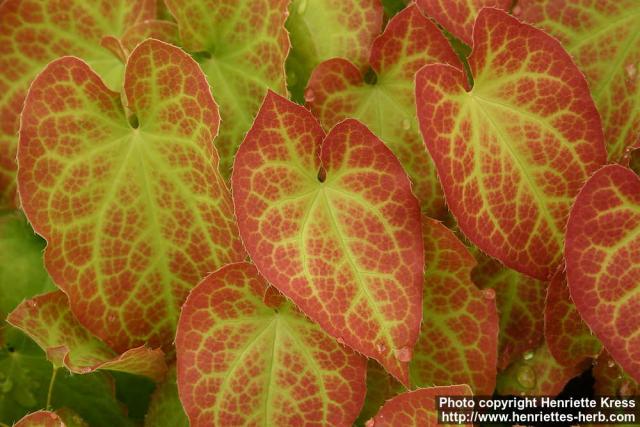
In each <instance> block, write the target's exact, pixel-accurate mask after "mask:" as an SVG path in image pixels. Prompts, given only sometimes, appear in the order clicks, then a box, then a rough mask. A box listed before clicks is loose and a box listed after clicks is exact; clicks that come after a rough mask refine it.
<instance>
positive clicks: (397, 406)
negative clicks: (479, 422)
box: [366, 384, 472, 427]
mask: <svg viewBox="0 0 640 427" xmlns="http://www.w3.org/2000/svg"><path fill="white" fill-rule="evenodd" d="M438 396H469V397H471V396H472V392H471V389H470V388H469V386H467V385H464V384H463V385H450V386H441V387H429V388H419V389H416V390H413V391H408V392H406V393H402V394H400V395H398V396H396V397H394V398H392V399H389V400H388V401H387V402H386V403H385V404H384V406H382V408H380V411H378V414H377V415H376V416H375V417H373V418H372V419H370V420H369V421H368V422H367V424H366V427H393V426H403V427H431V426H437V425H438V426H440V425H447V424H440V423H439V422H438V414H437V411H436V398H437V397H438ZM457 425H465V426H471V424H457Z"/></svg>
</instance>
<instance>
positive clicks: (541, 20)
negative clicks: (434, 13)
mask: <svg viewBox="0 0 640 427" xmlns="http://www.w3.org/2000/svg"><path fill="white" fill-rule="evenodd" d="M514 14H517V15H518V16H520V17H521V18H522V19H524V20H526V21H528V22H531V23H533V24H535V25H539V26H540V27H542V28H543V29H545V30H546V31H548V32H549V33H550V34H551V35H553V36H555V37H557V38H558V39H559V40H560V41H561V42H562V44H563V46H565V48H566V49H567V50H568V51H569V53H571V55H572V56H573V57H574V58H575V60H576V63H577V64H578V66H579V67H580V69H581V70H582V71H584V73H585V74H586V76H587V80H588V81H589V85H590V87H591V94H592V95H593V99H594V100H595V103H596V105H597V106H598V111H599V112H600V115H601V116H602V121H603V125H604V132H605V136H606V140H607V150H608V152H609V159H611V160H613V161H619V160H620V158H621V157H622V155H623V153H624V150H625V148H626V147H630V146H633V145H636V144H640V72H639V71H640V31H638V28H640V3H639V2H638V1H637V0H616V1H607V0H572V1H564V0H546V1H541V0H521V1H519V2H518V5H517V6H516V7H515V8H514Z"/></svg>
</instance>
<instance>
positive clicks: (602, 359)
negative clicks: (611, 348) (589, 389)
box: [592, 351, 640, 397]
mask: <svg viewBox="0 0 640 427" xmlns="http://www.w3.org/2000/svg"><path fill="white" fill-rule="evenodd" d="M592 372H593V378H594V379H595V384H594V385H593V392H594V394H595V395H596V396H620V397H626V396H637V395H638V393H639V392H640V385H639V384H638V383H637V382H636V381H634V380H633V379H632V378H631V377H630V376H629V375H628V374H627V373H626V372H624V371H623V370H622V369H621V368H620V366H619V365H618V364H617V363H616V362H615V361H614V360H613V359H612V358H611V356H610V355H609V354H608V353H607V352H606V351H603V352H602V353H600V356H598V358H597V359H596V361H595V362H594V365H593V371H592Z"/></svg>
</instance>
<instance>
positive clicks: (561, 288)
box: [544, 270, 602, 365]
mask: <svg viewBox="0 0 640 427" xmlns="http://www.w3.org/2000/svg"><path fill="white" fill-rule="evenodd" d="M544 336H545V339H546V341H547V347H548V348H549V352H550V353H551V355H552V356H553V357H554V358H555V359H556V360H557V361H558V362H560V363H561V364H563V365H577V364H578V363H580V362H582V361H583V360H584V359H587V358H595V357H596V356H597V355H598V354H599V353H600V351H601V350H602V344H601V343H600V341H599V340H598V339H597V338H596V337H595V336H593V335H592V334H591V330H590V329H589V328H588V327H587V325H585V324H584V322H583V321H582V318H581V317H580V314H579V313H578V310H577V309H576V306H575V305H574V304H573V301H572V300H571V295H570V293H569V288H568V287H567V279H566V275H565V273H564V271H562V270H558V272H556V274H554V275H553V277H552V278H551V281H550V282H549V288H548V289H547V298H546V301H545V309H544Z"/></svg>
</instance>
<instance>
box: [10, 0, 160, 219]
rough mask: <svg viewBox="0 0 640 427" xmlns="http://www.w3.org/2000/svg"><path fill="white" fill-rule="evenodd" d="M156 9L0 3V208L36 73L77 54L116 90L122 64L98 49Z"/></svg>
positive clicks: (110, 2) (72, 0)
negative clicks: (26, 103) (30, 86)
mask: <svg viewBox="0 0 640 427" xmlns="http://www.w3.org/2000/svg"><path fill="white" fill-rule="evenodd" d="M155 10H156V9H155V1H154V0H101V1H84V0H69V1H64V2H62V1H49V0H5V1H3V2H0V45H1V46H2V50H1V52H0V117H1V118H0V207H5V206H11V205H12V204H14V195H15V174H16V168H17V165H16V161H15V158H16V147H17V144H18V137H17V134H18V127H19V125H20V111H21V110H22V104H23V102H24V98H25V96H26V94H27V90H28V89H29V85H30V84H31V81H32V80H33V78H34V77H35V76H36V73H38V72H40V70H41V69H42V68H43V67H44V66H45V65H47V64H48V63H49V62H50V61H52V60H54V59H56V58H58V57H60V56H64V55H76V56H79V57H81V58H83V59H84V60H86V61H87V62H88V63H89V64H90V65H91V66H92V67H93V68H94V69H95V70H96V71H97V72H98V73H99V74H100V75H101V76H102V78H103V79H105V82H106V83H107V85H108V86H109V87H110V88H117V87H118V86H119V85H120V81H121V79H122V62H121V61H120V59H118V57H116V56H114V55H113V54H112V53H111V52H110V51H109V49H105V48H104V47H102V46H101V41H102V38H103V37H104V36H107V35H116V36H120V35H122V34H123V32H124V31H125V29H126V28H127V27H128V26H130V25H132V24H134V23H136V22H139V21H141V20H144V19H152V18H154V17H155ZM15 204H16V205H17V204H18V203H17V201H16V202H15Z"/></svg>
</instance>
